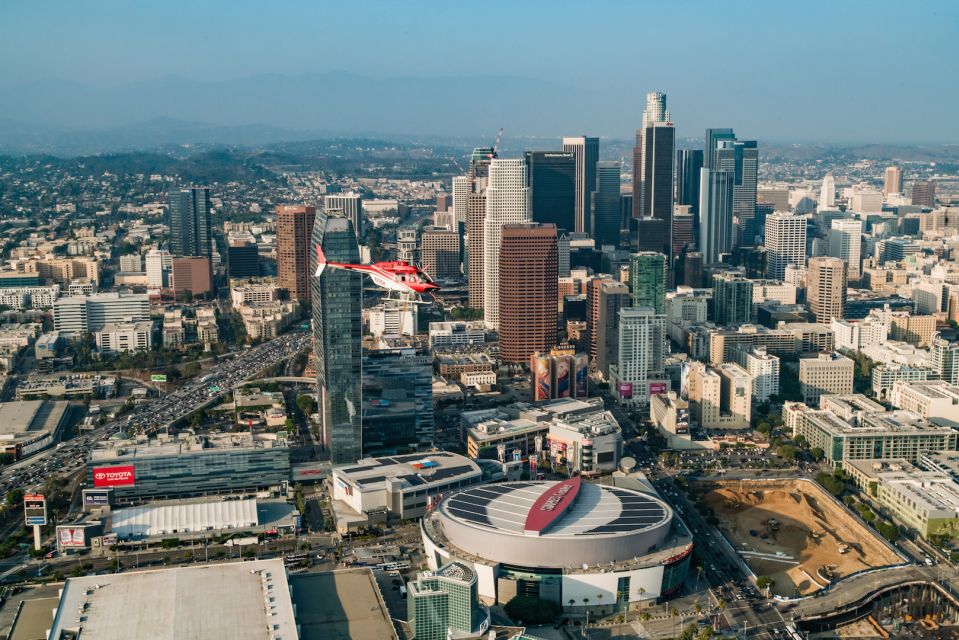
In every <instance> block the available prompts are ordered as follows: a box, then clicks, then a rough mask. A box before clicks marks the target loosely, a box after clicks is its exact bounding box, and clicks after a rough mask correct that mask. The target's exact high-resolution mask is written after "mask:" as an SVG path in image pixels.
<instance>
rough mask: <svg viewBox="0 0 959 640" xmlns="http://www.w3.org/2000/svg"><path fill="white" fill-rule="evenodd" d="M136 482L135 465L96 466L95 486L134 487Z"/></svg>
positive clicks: (94, 469)
mask: <svg viewBox="0 0 959 640" xmlns="http://www.w3.org/2000/svg"><path fill="white" fill-rule="evenodd" d="M133 484H134V476H133V465H132V464H131V465H124V466H122V467H94V468H93V486H94V487H132V486H133Z"/></svg>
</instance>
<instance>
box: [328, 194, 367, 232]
mask: <svg viewBox="0 0 959 640" xmlns="http://www.w3.org/2000/svg"><path fill="white" fill-rule="evenodd" d="M323 207H324V209H325V210H326V212H327V214H330V213H334V212H336V211H340V212H341V213H342V214H343V215H344V216H346V217H347V218H349V219H350V222H352V223H353V229H355V230H356V237H357V238H362V237H363V236H364V235H365V233H366V223H365V221H364V220H363V201H362V200H361V199H360V194H358V193H354V192H352V191H350V192H348V193H333V194H330V195H328V196H325V197H324V199H323Z"/></svg>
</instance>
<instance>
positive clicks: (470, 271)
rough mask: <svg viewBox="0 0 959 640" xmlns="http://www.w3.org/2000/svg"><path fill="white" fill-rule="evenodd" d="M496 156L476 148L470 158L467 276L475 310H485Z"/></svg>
mask: <svg viewBox="0 0 959 640" xmlns="http://www.w3.org/2000/svg"><path fill="white" fill-rule="evenodd" d="M495 156H496V154H495V153H494V151H493V149H492V148H490V147H477V148H476V149H473V154H472V156H471V157H470V172H469V193H468V194H467V205H466V275H467V287H468V289H467V292H468V296H469V306H470V307H473V308H474V309H480V308H482V307H483V302H484V298H483V260H484V257H485V251H484V248H485V243H484V241H483V233H484V231H483V221H484V220H485V219H486V185H487V183H488V182H489V165H490V162H491V161H492V159H493V158H494V157H495ZM454 193H455V192H454ZM454 207H455V200H454Z"/></svg>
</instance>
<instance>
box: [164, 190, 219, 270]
mask: <svg viewBox="0 0 959 640" xmlns="http://www.w3.org/2000/svg"><path fill="white" fill-rule="evenodd" d="M169 198H170V208H169V210H168V211H167V227H169V229H170V253H172V254H173V255H175V256H210V255H212V254H213V251H212V248H211V242H212V240H213V236H212V235H211V234H210V218H211V211H210V190H209V189H207V188H206V187H192V188H190V189H181V190H180V191H171V192H170V193H169Z"/></svg>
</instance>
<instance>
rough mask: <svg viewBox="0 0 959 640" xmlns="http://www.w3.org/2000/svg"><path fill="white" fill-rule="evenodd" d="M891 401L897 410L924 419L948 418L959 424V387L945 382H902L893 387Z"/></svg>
mask: <svg viewBox="0 0 959 640" xmlns="http://www.w3.org/2000/svg"><path fill="white" fill-rule="evenodd" d="M889 401H890V402H891V403H892V405H893V406H894V407H896V408H897V409H904V410H906V411H912V412H913V413H917V414H919V415H920V416H922V417H923V418H948V419H949V420H955V421H956V422H957V423H959V387H957V386H956V385H953V384H949V383H948V382H946V381H945V380H927V381H924V382H905V381H903V380H900V381H898V382H896V383H895V384H894V385H893V386H892V393H891V394H890V396H889Z"/></svg>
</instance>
